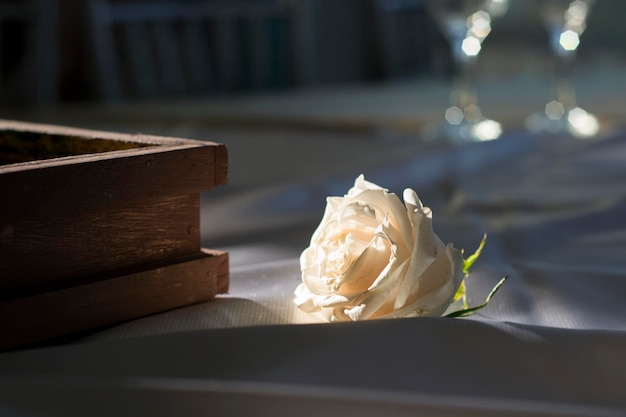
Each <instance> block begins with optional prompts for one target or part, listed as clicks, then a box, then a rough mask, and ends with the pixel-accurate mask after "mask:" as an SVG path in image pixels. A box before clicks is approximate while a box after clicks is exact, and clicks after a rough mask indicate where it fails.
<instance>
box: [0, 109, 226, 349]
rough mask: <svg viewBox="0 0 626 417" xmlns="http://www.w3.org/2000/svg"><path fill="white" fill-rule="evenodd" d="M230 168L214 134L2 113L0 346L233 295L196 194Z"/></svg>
mask: <svg viewBox="0 0 626 417" xmlns="http://www.w3.org/2000/svg"><path fill="white" fill-rule="evenodd" d="M227 171H228V157H227V151H226V147H225V146H224V145H221V144H217V143H212V142H200V141H194V140H188V139H178V138H165V137H157V136H146V135H139V134H138V135H124V134H116V133H108V132H97V131H89V130H84V129H74V128H67V127H60V126H48V125H36V124H29V123H20V122H12V121H0V198H1V199H2V200H1V201H0V350H6V349H12V348H17V347H22V346H28V345H31V344H33V343H37V342H41V341H45V340H49V339H54V338H57V337H60V336H66V335H71V334H75V333H78V332H82V331H85V330H89V329H95V328H98V327H102V326H107V325H111V324H113V323H118V322H121V321H124V320H129V319H132V318H137V317H140V316H144V315H148V314H152V313H156V312H160V311H164V310H168V309H173V308H176V307H180V306H183V305H188V304H192V303H197V302H201V301H207V300H210V299H212V298H213V297H214V296H215V295H216V294H218V293H223V292H226V291H227V290H228V254H227V253H224V252H217V251H211V250H206V249H202V248H201V247H200V246H201V244H200V192H202V191H205V190H210V189H212V188H214V187H215V186H217V185H221V184H225V183H226V180H227ZM208 227H209V228H210V225H208Z"/></svg>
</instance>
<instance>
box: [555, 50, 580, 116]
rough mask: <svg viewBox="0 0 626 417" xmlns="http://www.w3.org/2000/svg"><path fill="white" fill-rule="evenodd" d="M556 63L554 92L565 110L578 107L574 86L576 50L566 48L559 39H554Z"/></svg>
mask: <svg viewBox="0 0 626 417" xmlns="http://www.w3.org/2000/svg"><path fill="white" fill-rule="evenodd" d="M553 51H554V53H553V55H554V61H555V63H554V65H555V77H554V90H555V91H554V94H555V98H556V100H557V101H558V102H560V103H561V104H563V107H564V108H565V110H566V111H567V110H571V109H573V108H574V107H576V96H575V94H574V88H573V87H572V80H571V77H572V68H573V62H574V57H575V55H576V51H575V50H573V51H566V50H564V49H563V48H562V47H561V45H560V44H558V41H553Z"/></svg>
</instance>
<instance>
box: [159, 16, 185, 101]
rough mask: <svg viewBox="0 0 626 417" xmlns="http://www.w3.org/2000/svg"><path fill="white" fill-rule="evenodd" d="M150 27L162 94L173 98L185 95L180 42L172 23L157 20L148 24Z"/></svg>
mask: <svg viewBox="0 0 626 417" xmlns="http://www.w3.org/2000/svg"><path fill="white" fill-rule="evenodd" d="M150 27H151V29H152V33H153V35H154V41H155V46H156V48H155V50H156V58H157V62H158V67H159V72H160V79H161V86H162V89H163V93H164V94H166V95H173V96H181V95H184V94H186V93H187V91H188V88H187V80H186V79H185V70H184V67H183V58H182V51H181V46H180V44H181V42H180V40H179V36H178V33H177V32H176V27H175V25H174V22H173V21H171V20H159V21H156V22H154V23H152V24H150Z"/></svg>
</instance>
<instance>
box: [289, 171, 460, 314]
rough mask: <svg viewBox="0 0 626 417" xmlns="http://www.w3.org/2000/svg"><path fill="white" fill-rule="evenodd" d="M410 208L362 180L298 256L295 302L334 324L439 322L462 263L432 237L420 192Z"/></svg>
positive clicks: (335, 201) (333, 200)
mask: <svg viewBox="0 0 626 417" xmlns="http://www.w3.org/2000/svg"><path fill="white" fill-rule="evenodd" d="M403 197H404V201H405V204H406V206H405V205H404V204H402V202H401V201H400V199H399V198H398V197H397V196H396V195H395V194H393V193H389V192H388V191H387V190H385V189H383V188H381V187H379V186H378V185H376V184H373V183H371V182H368V181H366V180H365V179H364V178H363V175H361V176H359V177H358V178H357V179H356V181H355V183H354V187H352V188H351V189H350V190H349V191H348V194H346V195H345V196H344V197H328V199H327V205H326V210H325V212H324V216H323V218H322V221H321V223H320V225H319V226H318V228H317V229H316V230H315V232H314V233H313V236H312V237H311V244H310V246H309V247H308V248H307V249H305V250H304V252H302V255H301V256H300V267H301V270H302V283H301V284H300V285H299V286H298V288H297V289H296V291H295V299H294V302H295V303H296V305H297V306H298V307H299V308H301V309H302V310H304V311H306V312H309V313H315V312H317V313H319V314H320V315H321V316H322V317H323V318H324V319H325V320H328V321H349V320H354V321H356V320H366V319H374V318H391V317H407V316H441V315H442V314H443V313H444V312H445V310H446V309H447V308H448V306H449V305H450V303H451V302H452V299H453V297H454V294H455V293H456V291H457V289H458V287H459V285H460V283H461V281H462V280H463V277H464V275H463V256H462V254H461V252H460V251H459V250H458V249H455V248H454V247H453V246H452V244H448V245H445V244H444V243H443V242H442V241H441V239H439V237H437V235H435V234H434V233H433V229H432V212H431V210H430V209H429V208H428V207H424V206H423V205H422V203H421V201H420V200H419V198H418V197H417V194H416V193H415V191H413V190H411V189H406V190H405V191H404V195H403Z"/></svg>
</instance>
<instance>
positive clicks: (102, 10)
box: [88, 0, 124, 101]
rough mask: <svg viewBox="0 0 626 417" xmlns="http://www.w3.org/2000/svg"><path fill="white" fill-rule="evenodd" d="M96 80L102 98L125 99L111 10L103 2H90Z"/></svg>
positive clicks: (90, 0)
mask: <svg viewBox="0 0 626 417" xmlns="http://www.w3.org/2000/svg"><path fill="white" fill-rule="evenodd" d="M88 6H89V14H90V19H91V22H90V23H91V24H90V25H89V26H90V28H91V37H92V41H93V53H94V58H95V61H96V62H95V65H94V67H95V79H96V82H97V89H98V91H99V93H100V97H101V98H102V99H103V100H105V101H118V100H120V99H122V98H123V97H124V87H123V84H122V78H121V68H120V64H119V59H118V56H117V48H116V46H115V39H114V34H113V23H112V16H111V10H110V8H109V6H108V4H107V3H105V2H104V1H103V0H89V1H88Z"/></svg>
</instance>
